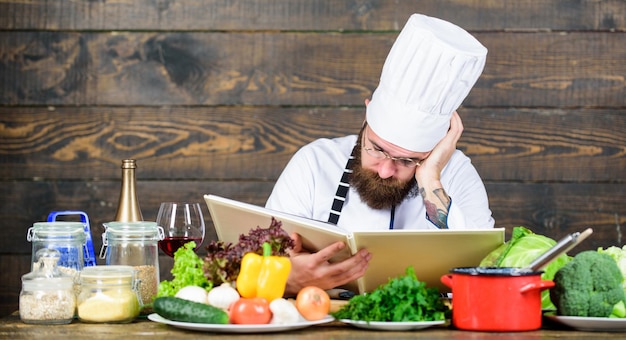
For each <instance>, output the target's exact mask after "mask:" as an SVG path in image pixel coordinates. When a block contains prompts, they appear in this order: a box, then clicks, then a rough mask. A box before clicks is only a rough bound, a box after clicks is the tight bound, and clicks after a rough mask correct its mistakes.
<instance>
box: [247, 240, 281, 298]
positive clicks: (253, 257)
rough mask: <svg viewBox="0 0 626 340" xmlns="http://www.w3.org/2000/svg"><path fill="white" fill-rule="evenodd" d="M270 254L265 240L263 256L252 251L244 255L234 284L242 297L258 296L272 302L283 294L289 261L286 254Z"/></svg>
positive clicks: (269, 248)
mask: <svg viewBox="0 0 626 340" xmlns="http://www.w3.org/2000/svg"><path fill="white" fill-rule="evenodd" d="M271 254H272V249H271V246H270V244H269V243H268V242H265V243H263V256H261V255H258V254H256V253H253V252H249V253H247V254H246V255H244V257H243V259H242V260H241V270H240V272H239V275H238V276H237V284H236V287H237V291H239V294H240V295H241V296H242V297H244V298H253V297H260V298H264V299H266V300H267V301H268V302H272V301H273V300H275V299H278V298H280V297H282V296H283V294H284V293H285V286H286V285H287V277H289V272H290V271H291V261H290V260H289V258H288V257H286V256H272V255H271Z"/></svg>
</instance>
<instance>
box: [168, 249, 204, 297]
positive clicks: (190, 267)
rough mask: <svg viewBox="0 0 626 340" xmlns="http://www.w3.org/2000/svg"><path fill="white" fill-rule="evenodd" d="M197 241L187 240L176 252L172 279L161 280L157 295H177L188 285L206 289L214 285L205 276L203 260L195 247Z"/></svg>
mask: <svg viewBox="0 0 626 340" xmlns="http://www.w3.org/2000/svg"><path fill="white" fill-rule="evenodd" d="M195 248H196V243H195V242H193V241H190V242H187V243H186V244H185V245H183V246H182V247H180V248H178V250H176V252H175V253H174V266H173V267H172V270H171V273H172V276H173V279H172V280H171V281H167V280H164V281H161V282H160V283H159V287H158V290H157V297H161V296H175V295H176V293H177V292H178V291H179V290H180V289H182V288H183V287H187V286H198V287H201V288H204V289H206V290H209V289H211V287H212V286H213V285H212V283H211V282H209V281H208V280H207V278H206V277H205V276H204V271H203V261H202V259H201V258H200V257H198V255H196V252H195V251H194V249H195Z"/></svg>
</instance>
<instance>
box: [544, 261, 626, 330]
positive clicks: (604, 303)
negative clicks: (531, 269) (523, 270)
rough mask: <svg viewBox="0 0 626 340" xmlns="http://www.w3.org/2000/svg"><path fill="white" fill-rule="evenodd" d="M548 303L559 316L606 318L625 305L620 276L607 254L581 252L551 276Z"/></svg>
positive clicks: (617, 268) (620, 273)
mask: <svg viewBox="0 0 626 340" xmlns="http://www.w3.org/2000/svg"><path fill="white" fill-rule="evenodd" d="M553 281H554V287H553V288H551V289H550V300H552V303H553V304H554V305H555V306H556V308H557V313H558V314H559V315H568V316H583V317H588V316H590V317H608V316H609V315H611V312H612V311H613V307H614V306H615V304H617V303H619V302H620V301H624V290H623V288H622V272H621V271H620V269H619V267H618V266H617V264H616V263H615V261H614V260H613V259H612V258H611V257H610V256H609V255H606V254H602V253H598V252H596V251H591V250H589V251H583V252H581V253H579V254H578V255H576V256H575V257H574V259H573V260H572V261H570V262H568V263H567V264H565V266H563V267H561V268H560V269H559V270H558V271H557V272H556V274H555V275H554V280H553Z"/></svg>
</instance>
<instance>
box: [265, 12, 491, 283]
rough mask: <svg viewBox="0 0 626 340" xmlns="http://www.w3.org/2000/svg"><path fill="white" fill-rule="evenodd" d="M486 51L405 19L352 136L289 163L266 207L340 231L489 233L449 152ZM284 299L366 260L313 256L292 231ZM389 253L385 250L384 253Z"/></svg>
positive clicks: (466, 171) (461, 35) (309, 148)
mask: <svg viewBox="0 0 626 340" xmlns="http://www.w3.org/2000/svg"><path fill="white" fill-rule="evenodd" d="M486 55H487V49H486V48H485V47H484V46H483V45H482V44H481V43H480V42H479V41H478V40H476V39H475V38H474V37H473V36H472V35H470V34H469V33H468V32H466V31H465V30H463V29H462V28H460V27H458V26H456V25H454V24H452V23H449V22H446V21H443V20H440V19H436V18H432V17H428V16H425V15H420V14H413V15H412V16H411V17H410V18H409V20H408V22H407V23H406V25H405V26H404V28H403V29H402V31H401V32H400V35H399V36H398V38H397V39H396V41H395V42H394V45H393V46H392V48H391V51H390V52H389V55H388V56H387V59H386V61H385V64H384V65H383V70H382V74H381V77H380V82H379V85H378V87H377V88H376V90H375V91H374V93H373V95H372V99H371V100H365V107H366V115H365V120H364V122H363V126H362V128H361V131H360V132H359V134H358V135H350V136H345V137H339V138H334V139H318V140H316V141H313V142H312V143H310V144H308V145H305V146H304V147H302V148H301V149H300V150H298V152H296V154H295V155H294V156H293V157H292V159H291V160H290V161H289V163H288V164H287V166H286V167H285V169H284V171H283V173H282V174H281V175H280V177H279V179H278V181H277V182H276V185H275V187H274V189H273V191H272V193H271V195H270V197H269V199H268V201H267V203H266V207H267V208H270V209H273V210H278V211H282V212H286V213H290V214H294V215H298V216H303V217H307V218H311V219H315V220H321V221H327V222H329V223H332V224H335V225H337V228H343V229H346V230H349V231H355V230H381V229H391V230H397V229H480V228H493V226H494V220H493V218H492V216H491V211H490V209H489V203H488V198H487V193H486V190H485V187H484V184H483V182H482V180H481V179H480V176H479V175H478V172H477V171H476V169H475V168H474V166H473V165H472V164H471V161H470V159H469V158H468V157H467V156H465V155H464V154H463V152H462V151H460V150H458V149H457V148H456V145H457V142H458V140H459V139H460V137H461V134H462V132H463V123H462V121H461V118H460V116H459V114H458V113H457V109H458V108H459V107H460V105H461V103H462V102H463V100H464V99H465V98H466V96H467V95H468V94H469V92H470V90H471V88H472V87H473V86H474V84H475V83H476V81H477V80H478V78H479V77H480V74H481V73H482V71H483V68H484V65H485V61H486ZM292 237H293V238H294V240H295V241H296V242H295V243H296V247H295V248H294V250H293V251H292V253H291V262H292V270H291V274H290V276H289V280H288V283H287V289H286V292H287V294H289V293H294V294H295V293H297V292H298V291H299V290H300V289H301V288H303V287H306V286H311V285H313V286H318V287H320V288H323V289H330V288H334V287H337V286H341V285H344V284H346V283H348V282H351V281H353V280H355V279H357V278H359V277H361V276H362V275H363V274H364V273H365V270H366V269H367V264H368V262H369V260H370V259H371V257H372V255H371V254H370V253H369V252H368V251H367V249H362V250H360V251H359V252H358V253H356V254H355V255H353V256H352V257H351V258H349V259H347V260H344V261H342V262H338V263H330V262H328V259H330V258H332V256H333V255H334V254H336V253H337V252H339V251H340V250H341V249H343V248H344V247H346V245H345V244H343V243H342V242H338V243H336V244H333V245H331V246H328V247H327V248H324V249H322V250H320V251H318V252H316V253H310V252H308V251H307V250H306V249H303V248H302V242H301V241H300V237H299V235H297V234H294V235H292ZM390 251H392V250H390Z"/></svg>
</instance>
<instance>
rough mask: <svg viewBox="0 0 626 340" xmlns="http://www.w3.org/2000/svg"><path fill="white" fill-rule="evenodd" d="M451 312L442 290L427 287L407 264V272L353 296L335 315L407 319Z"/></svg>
mask: <svg viewBox="0 0 626 340" xmlns="http://www.w3.org/2000/svg"><path fill="white" fill-rule="evenodd" d="M449 313H450V309H449V308H448V306H446V305H445V303H444V302H443V301H442V299H441V295H440V294H439V290H438V289H437V288H433V287H430V288H427V287H426V284H425V283H424V282H421V281H419V280H418V279H417V276H416V275H415V269H414V268H413V267H408V268H407V269H406V274H405V275H401V276H398V277H396V278H392V279H390V280H389V281H388V282H387V283H386V284H384V285H380V286H379V287H378V288H376V289H375V290H374V291H372V292H370V293H368V294H362V295H356V296H354V297H353V298H351V299H350V300H349V301H348V303H347V304H345V305H343V306H342V307H341V308H340V309H339V310H338V311H336V312H334V313H332V315H333V316H334V317H335V318H337V319H349V320H361V321H393V322H403V321H404V322H406V321H439V320H445V319H446V316H447V315H448V314H449Z"/></svg>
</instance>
